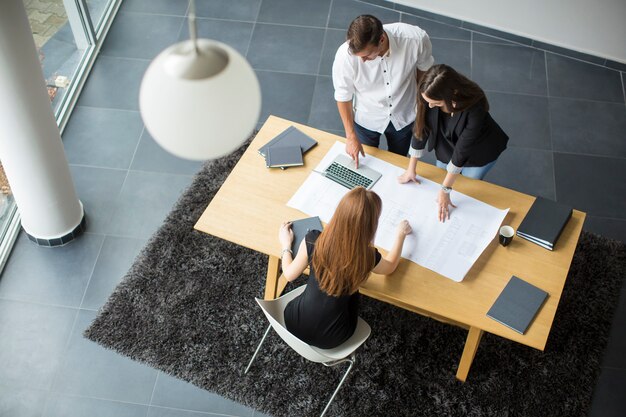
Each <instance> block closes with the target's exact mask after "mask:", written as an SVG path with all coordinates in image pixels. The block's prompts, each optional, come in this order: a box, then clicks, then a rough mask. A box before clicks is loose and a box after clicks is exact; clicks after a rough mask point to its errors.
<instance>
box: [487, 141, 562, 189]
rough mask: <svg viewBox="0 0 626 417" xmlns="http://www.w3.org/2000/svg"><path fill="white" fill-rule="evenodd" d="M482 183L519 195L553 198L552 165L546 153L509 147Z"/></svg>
mask: <svg viewBox="0 0 626 417" xmlns="http://www.w3.org/2000/svg"><path fill="white" fill-rule="evenodd" d="M485 180H486V181H489V182H491V183H494V184H498V185H501V186H503V187H507V188H511V189H513V190H516V191H520V192H522V193H526V194H530V195H534V196H541V197H545V198H549V199H552V200H554V199H555V187H554V164H553V161H552V154H551V152H549V151H543V150H538V149H526V148H516V147H513V146H509V147H508V148H507V149H506V150H505V151H504V152H503V153H502V154H501V155H500V157H499V158H498V162H497V163H496V165H495V166H494V167H493V168H492V169H491V171H489V173H488V174H487V176H486V177H485Z"/></svg>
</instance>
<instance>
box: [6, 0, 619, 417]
mask: <svg viewBox="0 0 626 417" xmlns="http://www.w3.org/2000/svg"><path fill="white" fill-rule="evenodd" d="M187 3H188V1H187V0H167V1H166V0H160V1H153V0H126V1H125V2H124V3H123V5H122V7H121V10H120V12H119V14H118V17H117V19H116V21H115V23H114V25H113V27H112V29H111V32H110V35H109V38H108V40H107V41H106V43H105V45H104V47H103V48H102V53H101V55H100V57H99V59H98V61H97V63H96V66H95V68H94V70H93V72H92V74H91V76H90V79H89V81H88V82H87V85H86V87H85V89H84V91H83V93H82V96H81V98H80V100H79V102H78V107H77V108H76V109H75V111H74V114H73V116H72V118H71V121H70V123H69V125H68V127H67V130H66V131H65V134H64V143H65V147H66V152H67V156H68V159H69V162H70V165H71V170H72V174H73V177H74V181H75V185H76V188H77V190H78V194H79V196H80V198H81V200H82V202H83V203H84V205H85V208H86V210H87V213H88V221H89V223H88V224H89V229H88V230H89V231H88V233H87V234H85V235H84V236H83V237H81V238H80V239H79V240H78V241H76V242H74V243H72V244H70V245H68V246H67V247H63V248H57V249H52V250H51V249H44V248H39V247H36V246H34V245H33V244H32V243H31V242H29V241H28V239H26V238H25V237H24V236H23V235H22V236H20V238H19V239H18V241H17V243H16V246H15V249H14V251H13V254H12V255H11V258H10V259H9V262H8V264H7V265H6V268H5V270H4V273H3V275H2V277H1V279H0V416H7V417H8V416H10V417H23V416H46V417H53V416H70V417H71V416H87V415H89V416H129V417H130V416H133V417H134V416H137V417H139V416H141V417H146V416H150V417H156V416H202V415H216V414H219V415H231V416H256V415H259V413H256V412H255V411H254V410H251V409H249V408H246V407H244V406H241V405H239V404H236V403H233V402H231V401H228V400H226V399H223V398H220V397H219V396H216V395H214V394H211V393H208V392H205V391H203V390H200V389H198V388H196V387H194V386H192V385H189V384H187V383H185V382H182V381H179V380H177V379H175V378H172V377H170V376H168V375H166V374H164V373H162V372H160V371H157V370H155V369H152V368H149V367H146V366H144V365H141V364H138V363H135V362H133V361H131V360H129V359H127V358H125V357H123V356H120V355H118V354H116V353H114V352H111V351H108V350H105V349H103V348H101V347H99V346H98V345H96V344H94V343H92V342H89V341H87V340H85V339H84V338H82V336H81V333H82V331H83V330H84V329H85V327H86V326H88V324H89V323H90V321H91V320H92V319H93V318H94V317H95V315H96V312H97V309H98V308H99V307H100V306H102V304H103V303H104V302H105V301H106V299H107V297H108V295H109V294H110V293H111V291H112V289H113V288H114V287H115V285H116V284H117V283H118V282H119V280H120V279H121V277H122V276H123V274H124V273H125V271H126V270H127V269H128V267H129V266H130V264H131V262H132V260H133V257H134V256H135V255H136V254H137V253H138V251H139V250H140V248H141V247H142V246H143V245H144V244H145V243H146V241H147V239H148V238H149V237H150V235H151V234H152V233H153V232H154V231H155V230H156V228H157V227H158V226H159V224H160V223H161V222H162V220H163V219H164V217H165V215H166V213H167V212H168V211H169V209H170V207H171V205H172V204H173V202H174V201H175V200H176V198H177V197H178V196H179V195H180V193H181V192H182V190H183V189H184V188H185V187H186V186H187V185H188V184H189V183H190V180H191V176H192V174H193V173H194V172H195V171H196V170H197V169H198V168H199V164H197V163H193V162H187V161H182V160H179V159H177V158H174V157H172V156H170V155H168V154H166V153H164V152H163V151H162V150H161V149H160V148H159V147H157V146H156V145H155V144H154V142H153V141H152V140H151V138H150V136H149V135H148V133H147V132H145V130H144V129H143V125H142V122H141V118H140V116H139V113H138V104H137V96H138V90H139V82H140V80H141V76H142V74H143V72H144V71H145V69H146V67H147V65H148V63H149V60H150V59H151V58H153V57H154V55H155V54H156V53H158V52H159V51H160V50H162V49H163V48H164V47H166V46H167V45H169V44H170V43H172V42H174V41H175V40H176V39H182V38H185V37H186V36H187V28H186V19H185V14H186V11H187V6H188V4H187ZM197 10H198V16H199V22H198V28H199V32H200V36H203V37H210V38H214V39H218V40H221V41H223V42H226V43H228V44H230V45H232V46H233V47H234V48H236V49H238V50H239V51H240V52H242V53H245V54H246V55H247V57H248V59H249V60H250V62H251V63H252V64H253V65H254V66H255V69H256V70H257V74H258V77H259V80H260V83H261V86H262V89H263V110H262V119H261V121H260V123H262V122H263V121H264V120H265V118H266V117H267V116H268V115H269V114H275V115H278V116H282V117H285V118H288V119H291V120H295V121H297V122H302V123H308V124H310V125H312V126H314V127H318V128H322V129H325V130H329V131H331V132H336V133H339V134H341V133H342V126H341V123H340V120H339V117H338V115H337V112H336V108H335V103H334V101H333V97H332V82H331V79H330V78H329V75H330V65H331V63H332V58H333V54H334V51H335V49H336V47H337V46H338V45H339V44H340V43H341V41H342V37H343V33H344V32H343V31H344V30H345V28H346V26H347V24H348V23H349V22H350V20H351V19H352V18H354V17H355V16H356V15H358V14H362V13H372V14H375V15H377V16H379V17H380V18H381V19H382V20H384V21H385V22H393V21H403V22H408V23H412V24H417V25H420V26H422V27H423V28H424V29H425V30H427V31H428V32H429V33H430V34H431V36H432V38H433V44H434V51H433V52H434V55H435V57H436V59H437V60H438V61H439V62H445V63H450V64H451V65H454V66H456V67H458V68H459V69H460V70H461V71H463V72H465V73H466V74H467V75H469V76H470V77H472V78H474V79H475V80H476V81H478V82H479V84H481V86H482V87H483V88H484V89H485V90H486V91H487V94H488V96H489V99H490V101H491V103H492V112H493V115H494V117H495V119H496V120H497V121H498V122H499V123H500V124H501V125H502V126H503V127H504V129H505V130H506V131H507V132H508V133H509V135H510V137H511V141H510V147H509V149H508V150H507V151H506V152H505V153H504V154H503V155H502V158H501V160H500V161H499V162H498V164H497V165H496V167H495V168H494V170H493V171H492V172H491V173H490V174H489V176H488V177H487V180H489V181H491V182H494V183H497V184H501V185H504V186H507V187H511V188H513V189H516V190H520V191H523V192H526V193H530V194H535V195H542V196H546V197H550V198H556V199H558V200H560V201H563V202H566V203H569V204H572V205H574V206H575V207H576V208H579V209H582V210H585V211H587V212H588V214H589V216H588V220H587V222H586V224H585V228H586V229H587V230H590V231H593V232H597V233H600V234H602V235H605V236H608V237H612V238H615V239H620V240H622V241H626V199H625V198H624V196H625V195H626V181H624V178H625V177H626V164H625V161H626V145H625V144H626V140H625V139H626V137H625V133H624V132H626V129H625V128H626V107H625V101H624V100H625V98H624V86H623V83H624V81H625V79H624V78H625V76H624V74H623V73H620V72H618V71H614V70H609V69H606V68H603V67H600V66H596V65H592V64H587V63H584V62H580V61H576V60H573V59H569V58H564V57H561V56H558V55H554V54H551V53H545V52H543V51H541V50H537V49H533V48H529V47H526V46H521V45H518V44H515V43H512V42H509V41H504V40H501V39H498V38H494V37H491V36H486V35H482V34H478V33H476V32H472V31H468V30H464V29H459V28H456V27H453V26H448V25H445V24H442V23H437V22H434V21H431V20H427V19H424V18H420V17H415V16H411V15H410V14H406V13H400V12H398V11H396V10H391V9H383V8H380V7H377V6H375V5H371V4H366V3H362V2H358V1H354V0H320V1H315V2H311V1H305V0H300V1H296V0H198V1H197ZM403 10H404V9H403ZM430 160H432V158H431V159H430ZM625 293H626V289H624V290H623V291H622V297H621V302H620V304H619V307H618V311H617V315H616V317H615V318H614V320H613V331H612V337H611V341H610V344H609V347H608V349H607V352H606V355H605V358H604V361H603V365H602V374H601V377H600V380H599V382H598V384H597V387H596V392H595V396H594V401H593V406H592V410H591V415H592V416H603V417H608V416H617V415H624V412H625V410H626V397H624V396H623V395H621V394H622V392H623V391H621V389H620V388H619V387H620V386H621V387H623V386H624V385H625V384H626V359H625V358H626V356H625V355H623V352H624V351H625V350H626V334H625V332H624V328H625V327H624V326H625V324H626V295H625ZM251 349H252V347H251ZM478 354H479V355H480V351H479V352H478ZM469 383H471V379H470V382H469ZM347 389H350V388H349V386H348V388H347Z"/></svg>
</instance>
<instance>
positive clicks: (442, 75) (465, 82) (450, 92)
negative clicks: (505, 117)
mask: <svg viewBox="0 0 626 417" xmlns="http://www.w3.org/2000/svg"><path fill="white" fill-rule="evenodd" d="M422 93H424V95H425V96H426V97H428V98H429V99H431V100H443V101H444V102H445V103H446V107H447V110H448V111H454V112H462V111H464V110H467V109H469V108H470V107H472V106H473V105H475V104H477V103H478V104H480V105H481V106H483V108H484V109H485V111H489V102H488V101H487V97H486V96H485V92H484V91H483V89H482V88H480V87H479V86H478V84H476V83H475V82H474V81H472V80H470V79H469V78H467V77H466V76H464V75H462V74H459V73H458V72H456V71H455V70H454V68H452V67H449V66H447V65H445V64H439V65H433V66H432V67H430V69H429V70H428V71H426V72H425V73H424V75H423V76H422V79H421V80H420V83H419V85H418V86H417V117H416V118H415V127H414V129H413V132H414V133H415V136H416V137H417V138H419V139H426V138H427V137H428V134H429V133H430V129H431V127H430V126H427V125H426V109H427V107H428V103H427V102H426V100H424V98H423V97H422ZM452 102H454V103H455V105H454V106H453V105H452Z"/></svg>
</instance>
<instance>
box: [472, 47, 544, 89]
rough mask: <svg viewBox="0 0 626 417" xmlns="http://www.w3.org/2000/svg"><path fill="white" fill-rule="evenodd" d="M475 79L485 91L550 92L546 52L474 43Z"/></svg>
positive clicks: (473, 68)
mask: <svg viewBox="0 0 626 417" xmlns="http://www.w3.org/2000/svg"><path fill="white" fill-rule="evenodd" d="M472 79H473V80H474V81H476V82H477V83H478V85H480V86H481V87H482V88H483V89H484V90H494V91H500V92H505V93H523V94H537V95H547V91H548V90H547V87H546V67H545V57H544V52H543V51H538V50H536V49H533V48H528V47H525V46H509V45H499V44H491V43H478V42H474V43H473V46H472Z"/></svg>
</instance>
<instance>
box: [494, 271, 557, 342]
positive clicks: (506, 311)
mask: <svg viewBox="0 0 626 417" xmlns="http://www.w3.org/2000/svg"><path fill="white" fill-rule="evenodd" d="M547 297H548V293H547V292H545V291H544V290H542V289H541V288H537V287H535V286H534V285H532V284H529V283H528V282H526V281H524V280H523V279H520V278H518V277H516V276H515V275H513V276H512V277H511V279H510V280H509V282H508V284H506V286H505V287H504V289H503V290H502V292H501V293H500V295H499V296H498V298H496V301H495V302H494V303H493V305H492V306H491V308H490V309H489V311H488V312H487V316H489V317H491V318H492V319H494V320H495V321H497V322H499V323H501V324H504V325H505V326H507V327H510V328H511V329H513V330H515V331H516V332H518V333H521V334H524V333H526V330H528V327H529V326H530V323H531V322H532V321H533V319H534V318H535V316H536V315H537V312H538V311H539V309H540V308H541V306H542V305H543V302H544V301H545V300H546V298H547Z"/></svg>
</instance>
